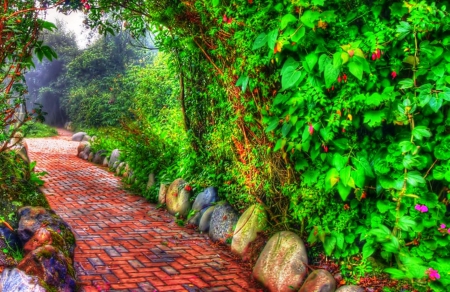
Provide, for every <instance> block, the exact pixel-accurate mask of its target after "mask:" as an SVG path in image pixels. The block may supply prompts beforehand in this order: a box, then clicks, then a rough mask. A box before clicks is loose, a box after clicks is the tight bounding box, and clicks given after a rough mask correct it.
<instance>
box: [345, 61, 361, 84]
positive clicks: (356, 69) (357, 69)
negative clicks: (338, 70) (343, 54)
mask: <svg viewBox="0 0 450 292" xmlns="http://www.w3.org/2000/svg"><path fill="white" fill-rule="evenodd" d="M348 69H349V71H350V73H352V74H353V76H355V77H356V78H358V80H362V77H363V71H364V68H363V66H362V64H360V63H359V62H357V61H353V62H350V63H348Z"/></svg>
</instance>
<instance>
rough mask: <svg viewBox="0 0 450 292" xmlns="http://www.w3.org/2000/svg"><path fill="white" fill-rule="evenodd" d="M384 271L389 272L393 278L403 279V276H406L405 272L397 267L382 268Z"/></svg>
mask: <svg viewBox="0 0 450 292" xmlns="http://www.w3.org/2000/svg"><path fill="white" fill-rule="evenodd" d="M384 272H386V273H388V274H390V275H391V277H392V278H393V279H405V278H407V277H406V274H405V272H403V271H401V270H399V269H395V268H387V269H384Z"/></svg>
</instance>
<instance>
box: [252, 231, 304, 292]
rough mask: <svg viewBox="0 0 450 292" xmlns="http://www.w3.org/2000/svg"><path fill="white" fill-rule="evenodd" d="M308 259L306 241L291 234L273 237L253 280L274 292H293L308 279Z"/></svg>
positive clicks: (257, 266)
mask: <svg viewBox="0 0 450 292" xmlns="http://www.w3.org/2000/svg"><path fill="white" fill-rule="evenodd" d="M307 263H308V257H307V255H306V248H305V245H304V244H303V241H302V240H301V239H300V237H299V236H298V235H296V234H295V233H293V232H290V231H281V232H278V233H276V234H275V235H273V236H272V237H271V238H270V239H269V241H268V242H267V244H266V246H265V247H264V249H263V251H262V252H261V254H260V256H259V258H258V260H257V262H256V264H255V267H254V268H253V277H255V278H256V279H257V280H258V281H260V282H261V283H262V284H263V285H264V286H265V287H266V288H267V289H268V290H269V291H271V292H292V291H293V290H294V291H295V290H297V289H299V288H300V286H301V284H302V282H303V280H304V279H305V277H306V266H305V264H307Z"/></svg>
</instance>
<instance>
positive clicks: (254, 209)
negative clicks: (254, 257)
mask: <svg viewBox="0 0 450 292" xmlns="http://www.w3.org/2000/svg"><path fill="white" fill-rule="evenodd" d="M266 226H267V214H266V211H265V210H264V208H263V207H262V206H261V205H259V204H255V205H252V206H250V207H249V208H248V209H247V210H245V212H244V213H243V214H242V215H241V217H240V218H239V220H238V222H237V224H236V229H235V231H234V234H233V241H232V242H231V251H232V252H234V253H236V254H238V255H240V256H241V257H242V258H243V259H244V260H246V261H247V260H249V258H248V257H247V255H250V253H249V250H248V249H249V246H250V244H251V243H252V242H253V241H254V240H255V239H256V237H257V234H258V232H261V231H263V230H264V229H265V228H266Z"/></svg>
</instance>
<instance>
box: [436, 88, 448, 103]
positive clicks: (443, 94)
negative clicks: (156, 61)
mask: <svg viewBox="0 0 450 292" xmlns="http://www.w3.org/2000/svg"><path fill="white" fill-rule="evenodd" d="M438 95H439V97H440V98H442V99H443V100H446V101H450V88H448V87H445V88H444V89H443V91H442V92H439V94H438Z"/></svg>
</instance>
